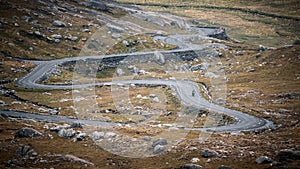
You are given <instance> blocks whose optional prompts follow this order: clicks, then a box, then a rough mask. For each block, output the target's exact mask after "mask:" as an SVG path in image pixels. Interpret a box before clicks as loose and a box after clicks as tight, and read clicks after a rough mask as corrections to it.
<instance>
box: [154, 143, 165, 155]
mask: <svg viewBox="0 0 300 169" xmlns="http://www.w3.org/2000/svg"><path fill="white" fill-rule="evenodd" d="M165 149H166V148H165V146H162V145H156V146H155V147H154V149H153V153H154V154H158V153H161V152H163V151H165Z"/></svg>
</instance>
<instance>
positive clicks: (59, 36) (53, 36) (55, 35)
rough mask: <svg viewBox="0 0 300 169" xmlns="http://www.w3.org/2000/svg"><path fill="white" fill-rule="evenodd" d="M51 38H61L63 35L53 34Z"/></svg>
mask: <svg viewBox="0 0 300 169" xmlns="http://www.w3.org/2000/svg"><path fill="white" fill-rule="evenodd" d="M51 38H54V39H61V38H62V36H61V35H58V34H53V35H51Z"/></svg>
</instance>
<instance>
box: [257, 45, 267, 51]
mask: <svg viewBox="0 0 300 169" xmlns="http://www.w3.org/2000/svg"><path fill="white" fill-rule="evenodd" d="M258 50H259V51H265V50H266V47H264V46H263V45H259V46H258Z"/></svg>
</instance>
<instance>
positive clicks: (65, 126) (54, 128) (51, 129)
mask: <svg viewBox="0 0 300 169" xmlns="http://www.w3.org/2000/svg"><path fill="white" fill-rule="evenodd" d="M67 127H69V125H68V124H65V125H57V126H54V127H51V128H50V131H55V132H59V131H60V130H62V129H65V128H67Z"/></svg>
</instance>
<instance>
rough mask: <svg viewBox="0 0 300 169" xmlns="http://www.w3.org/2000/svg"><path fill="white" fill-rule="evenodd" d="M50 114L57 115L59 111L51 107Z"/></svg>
mask: <svg viewBox="0 0 300 169" xmlns="http://www.w3.org/2000/svg"><path fill="white" fill-rule="evenodd" d="M50 114H51V115H58V114H59V112H58V111H57V110H55V109H51V110H50Z"/></svg>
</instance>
